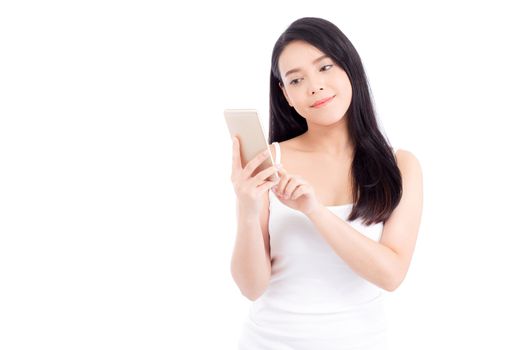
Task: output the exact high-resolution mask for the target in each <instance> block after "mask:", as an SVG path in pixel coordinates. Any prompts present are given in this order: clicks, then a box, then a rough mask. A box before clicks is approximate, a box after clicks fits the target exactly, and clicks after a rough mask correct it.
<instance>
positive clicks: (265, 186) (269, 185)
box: [257, 181, 275, 191]
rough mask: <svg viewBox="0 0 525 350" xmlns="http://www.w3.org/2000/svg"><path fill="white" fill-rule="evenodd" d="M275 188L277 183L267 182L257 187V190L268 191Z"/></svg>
mask: <svg viewBox="0 0 525 350" xmlns="http://www.w3.org/2000/svg"><path fill="white" fill-rule="evenodd" d="M273 186H275V182H272V181H265V182H264V183H263V184H261V185H259V186H257V190H261V191H268V190H269V189H270V188H272V187H273Z"/></svg>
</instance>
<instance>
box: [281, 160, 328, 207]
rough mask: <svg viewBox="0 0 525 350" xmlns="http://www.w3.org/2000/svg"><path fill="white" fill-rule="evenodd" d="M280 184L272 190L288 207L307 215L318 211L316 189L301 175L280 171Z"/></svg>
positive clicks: (284, 170) (282, 169)
mask: <svg viewBox="0 0 525 350" xmlns="http://www.w3.org/2000/svg"><path fill="white" fill-rule="evenodd" d="M279 178H280V180H279V183H278V184H277V185H275V186H274V187H273V188H272V191H273V192H274V193H275V195H276V196H277V198H279V200H280V201H281V202H282V203H284V204H285V205H286V206H288V207H290V208H292V209H295V210H299V211H301V212H302V213H304V214H305V215H308V214H309V213H312V212H313V211H315V210H316V209H318V208H319V207H320V206H321V204H320V203H319V201H318V200H317V197H316V195H315V190H314V188H313V187H312V186H311V185H310V184H309V183H308V182H307V181H306V180H305V179H303V178H302V177H300V176H299V175H293V174H289V173H288V172H287V171H286V169H284V168H281V169H280V170H279Z"/></svg>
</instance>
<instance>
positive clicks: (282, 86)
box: [279, 82, 293, 107]
mask: <svg viewBox="0 0 525 350" xmlns="http://www.w3.org/2000/svg"><path fill="white" fill-rule="evenodd" d="M279 87H280V88H281V90H282V91H283V95H284V98H285V99H286V102H288V104H289V105H290V107H293V105H292V104H291V103H290V99H289V98H288V94H287V93H286V89H285V88H284V85H283V83H282V82H279Z"/></svg>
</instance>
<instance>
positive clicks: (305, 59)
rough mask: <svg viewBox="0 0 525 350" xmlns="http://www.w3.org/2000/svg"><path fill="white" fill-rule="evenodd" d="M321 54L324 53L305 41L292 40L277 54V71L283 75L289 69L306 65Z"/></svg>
mask: <svg viewBox="0 0 525 350" xmlns="http://www.w3.org/2000/svg"><path fill="white" fill-rule="evenodd" d="M322 55H324V52H323V51H321V50H319V49H318V48H317V47H315V46H313V45H311V44H309V43H307V42H305V41H292V42H291V43H289V44H288V45H286V47H285V48H284V49H283V51H282V52H281V56H279V63H278V65H279V71H280V72H281V75H283V74H284V73H285V72H287V71H289V70H290V69H295V68H303V67H307V66H309V65H311V64H312V61H313V60H315V59H316V58H318V57H320V56H322Z"/></svg>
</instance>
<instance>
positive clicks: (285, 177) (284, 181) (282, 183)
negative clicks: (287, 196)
mask: <svg viewBox="0 0 525 350" xmlns="http://www.w3.org/2000/svg"><path fill="white" fill-rule="evenodd" d="M279 177H280V181H279V185H278V186H277V189H276V191H275V192H276V193H277V194H282V193H284V189H285V188H286V185H287V184H288V181H290V175H288V174H284V173H283V172H282V171H281V170H279Z"/></svg>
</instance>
